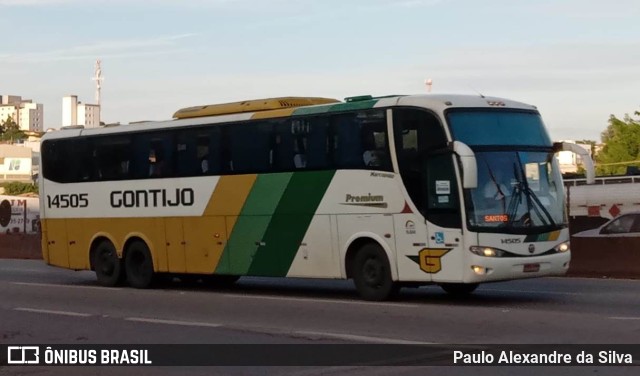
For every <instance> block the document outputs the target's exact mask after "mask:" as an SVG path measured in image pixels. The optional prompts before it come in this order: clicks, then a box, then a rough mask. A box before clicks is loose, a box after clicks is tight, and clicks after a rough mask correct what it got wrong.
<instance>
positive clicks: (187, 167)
mask: <svg viewBox="0 0 640 376" xmlns="http://www.w3.org/2000/svg"><path fill="white" fill-rule="evenodd" d="M198 143H199V135H198V133H197V131H193V130H187V131H179V133H178V134H177V137H176V147H175V152H176V161H177V164H176V176H196V175H200V174H201V172H200V166H199V165H198V160H199V155H198V154H199V153H198V152H199V150H198Z"/></svg>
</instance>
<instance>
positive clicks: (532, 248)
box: [529, 244, 536, 253]
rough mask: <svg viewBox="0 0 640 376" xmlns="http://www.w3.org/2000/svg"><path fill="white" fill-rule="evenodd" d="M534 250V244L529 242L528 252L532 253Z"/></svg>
mask: <svg viewBox="0 0 640 376" xmlns="http://www.w3.org/2000/svg"><path fill="white" fill-rule="evenodd" d="M535 251H536V246H535V245H533V244H529V253H533V252H535Z"/></svg>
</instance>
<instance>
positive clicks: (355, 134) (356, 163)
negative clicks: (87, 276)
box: [332, 114, 364, 169]
mask: <svg viewBox="0 0 640 376" xmlns="http://www.w3.org/2000/svg"><path fill="white" fill-rule="evenodd" d="M332 122H333V124H334V132H335V134H336V137H337V139H338V143H337V148H336V150H335V156H336V157H335V159H336V164H337V167H338V168H344V169H354V168H364V159H363V156H362V154H363V152H364V150H362V139H361V134H360V129H359V127H358V123H357V120H356V118H355V115H354V114H346V115H336V116H334V117H333V119H332Z"/></svg>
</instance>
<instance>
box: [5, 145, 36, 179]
mask: <svg viewBox="0 0 640 376" xmlns="http://www.w3.org/2000/svg"><path fill="white" fill-rule="evenodd" d="M38 159H39V153H34V152H33V150H32V149H31V148H28V147H24V146H21V145H5V144H0V182H9V181H23V182H33V181H34V175H35V174H37V173H38V171H39V165H38Z"/></svg>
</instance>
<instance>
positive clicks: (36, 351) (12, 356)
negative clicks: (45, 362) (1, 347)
mask: <svg viewBox="0 0 640 376" xmlns="http://www.w3.org/2000/svg"><path fill="white" fill-rule="evenodd" d="M7 360H8V361H7V363H8V364H39V363H40V347H38V346H8V347H7Z"/></svg>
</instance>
